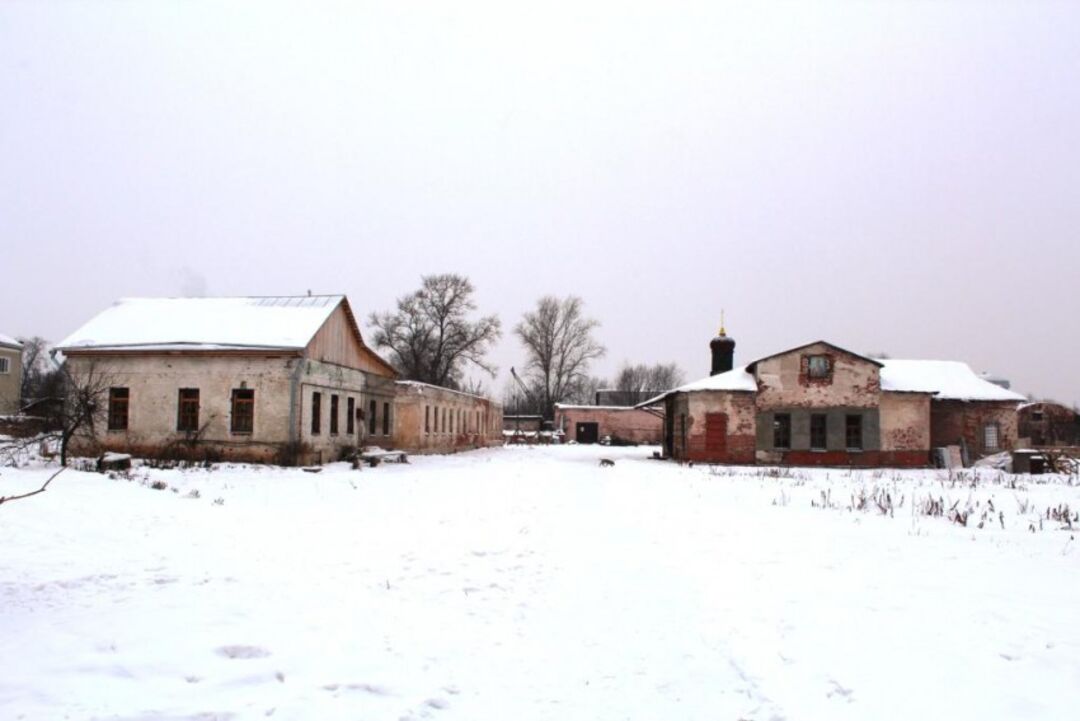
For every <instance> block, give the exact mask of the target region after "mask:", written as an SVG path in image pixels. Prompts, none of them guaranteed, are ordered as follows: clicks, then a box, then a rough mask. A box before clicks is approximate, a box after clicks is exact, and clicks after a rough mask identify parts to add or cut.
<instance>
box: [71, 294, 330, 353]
mask: <svg viewBox="0 0 1080 721" xmlns="http://www.w3.org/2000/svg"><path fill="white" fill-rule="evenodd" d="M344 302H347V300H346V297H345V296H344V295H320V296H308V295H300V296H210V297H198V298H183V297H165V298H162V297H158V298H120V299H118V300H116V301H114V302H113V303H112V304H111V305H110V306H109V307H107V308H106V309H105V310H103V311H101V312H100V313H98V314H97V315H96V316H94V317H93V318H91V319H90V320H89V321H88V322H87V323H85V324H84V325H83V326H82V327H81V328H79V329H78V330H76V331H75V332H74V333H72V334H71V335H70V336H68V337H67V338H65V339H64V340H63V341H62V342H61V343H59V344H57V348H60V349H68V348H71V349H94V348H121V347H138V346H141V347H144V348H150V347H153V346H183V347H186V348H192V349H195V348H198V347H208V348H234V347H235V348H268V349H274V348H287V349H295V348H304V347H306V346H307V344H308V343H310V342H311V339H312V338H313V337H314V336H315V334H316V333H317V332H318V331H319V328H321V327H322V325H323V323H325V322H326V319H327V318H329V316H330V314H331V313H332V312H333V311H334V310H335V309H336V308H337V307H338V306H339V305H341V304H342V303H344Z"/></svg>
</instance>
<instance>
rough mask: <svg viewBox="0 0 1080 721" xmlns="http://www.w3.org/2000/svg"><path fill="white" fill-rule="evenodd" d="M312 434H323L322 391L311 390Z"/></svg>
mask: <svg viewBox="0 0 1080 721" xmlns="http://www.w3.org/2000/svg"><path fill="white" fill-rule="evenodd" d="M311 435H313V436H318V435H322V392H321V391H312V392H311Z"/></svg>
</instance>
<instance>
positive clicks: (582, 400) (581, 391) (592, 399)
mask: <svg viewBox="0 0 1080 721" xmlns="http://www.w3.org/2000/svg"><path fill="white" fill-rule="evenodd" d="M607 386H608V382H607V379H606V378H600V377H598V376H593V375H586V376H584V377H582V378H581V379H580V380H579V381H578V382H577V383H574V384H573V385H572V386H571V387H570V388H569V389H568V390H567V392H566V394H565V395H564V396H563V399H562V400H563V402H565V403H577V404H580V405H585V406H591V405H596V394H597V392H598V391H600V390H602V389H604V388H606V387H607Z"/></svg>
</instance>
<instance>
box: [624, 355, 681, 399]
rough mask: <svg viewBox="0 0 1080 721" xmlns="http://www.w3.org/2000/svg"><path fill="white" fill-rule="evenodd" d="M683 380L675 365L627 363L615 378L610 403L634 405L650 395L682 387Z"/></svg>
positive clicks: (679, 370)
mask: <svg viewBox="0 0 1080 721" xmlns="http://www.w3.org/2000/svg"><path fill="white" fill-rule="evenodd" d="M683 378H684V375H683V372H682V369H681V368H679V366H678V365H677V364H675V363H656V364H655V365H646V364H644V363H639V364H637V365H631V364H629V363H627V364H625V365H623V367H622V368H621V369H620V370H619V373H618V375H617V376H615V387H614V389H613V390H614V391H615V392H614V393H613V394H611V396H612V397H611V398H610V401H611V402H612V403H614V404H615V405H624V406H630V405H634V404H635V403H640V402H641V401H644V400H647V399H648V398H649V397H651V395H655V394H657V393H660V392H661V391H667V390H671V389H672V388H675V387H677V386H680V385H682V383H683Z"/></svg>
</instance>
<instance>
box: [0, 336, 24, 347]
mask: <svg viewBox="0 0 1080 721" xmlns="http://www.w3.org/2000/svg"><path fill="white" fill-rule="evenodd" d="M0 345H9V346H12V347H14V348H22V343H20V342H19V341H17V340H15V339H14V338H13V337H12V336H10V335H5V334H3V333H0Z"/></svg>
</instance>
